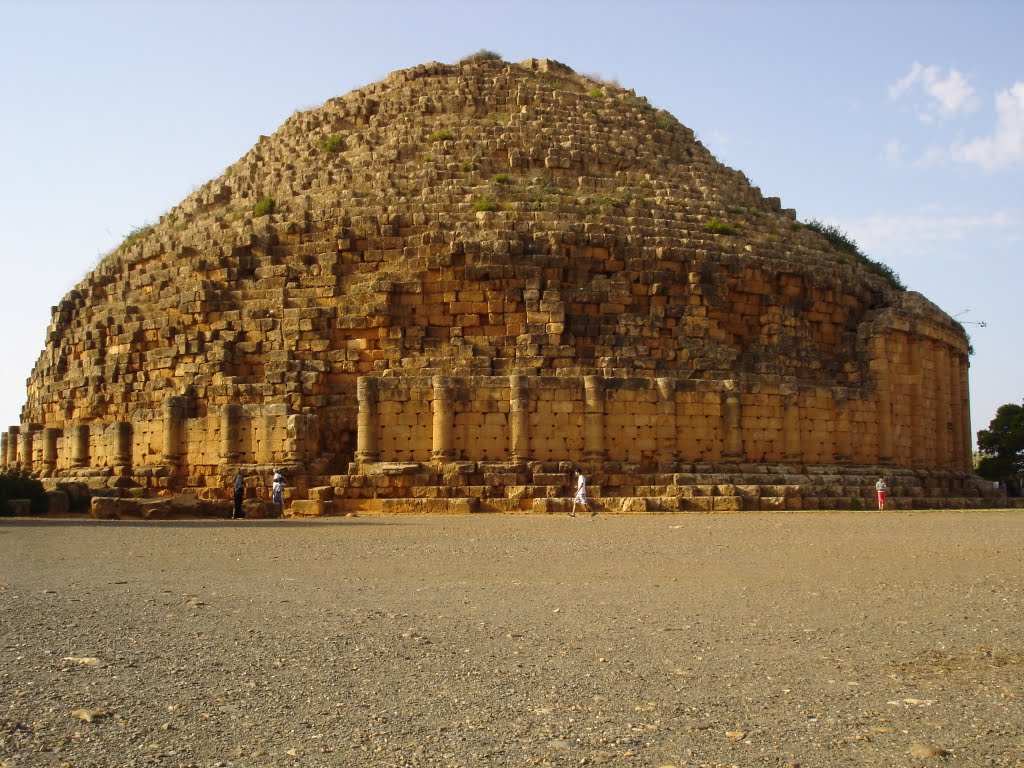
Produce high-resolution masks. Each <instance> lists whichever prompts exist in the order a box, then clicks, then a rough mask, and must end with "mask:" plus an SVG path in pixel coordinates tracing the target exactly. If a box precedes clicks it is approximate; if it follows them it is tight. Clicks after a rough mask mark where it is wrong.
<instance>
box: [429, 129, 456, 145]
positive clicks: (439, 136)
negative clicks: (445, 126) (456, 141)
mask: <svg viewBox="0 0 1024 768" xmlns="http://www.w3.org/2000/svg"><path fill="white" fill-rule="evenodd" d="M453 138H455V136H454V135H453V134H452V132H451V131H448V130H441V131H434V132H433V133H432V134H430V135H429V136H427V141H429V142H431V143H433V142H435V141H448V140H449V139H453Z"/></svg>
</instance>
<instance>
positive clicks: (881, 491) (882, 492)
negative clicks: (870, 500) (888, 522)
mask: <svg viewBox="0 0 1024 768" xmlns="http://www.w3.org/2000/svg"><path fill="white" fill-rule="evenodd" d="M875 492H876V493H877V494H878V511H879V512H884V511H885V497H886V495H887V494H888V493H889V486H888V485H886V484H885V478H884V477H880V478H878V482H877V483H875Z"/></svg>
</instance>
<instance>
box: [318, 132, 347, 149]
mask: <svg viewBox="0 0 1024 768" xmlns="http://www.w3.org/2000/svg"><path fill="white" fill-rule="evenodd" d="M343 143H344V140H343V139H342V138H341V135H340V134H337V133H335V134H331V135H330V136H326V137H324V138H322V139H320V141H318V142H317V147H319V149H320V151H321V152H324V153H327V154H329V153H331V152H337V151H338V150H339V149H341V145H342V144H343Z"/></svg>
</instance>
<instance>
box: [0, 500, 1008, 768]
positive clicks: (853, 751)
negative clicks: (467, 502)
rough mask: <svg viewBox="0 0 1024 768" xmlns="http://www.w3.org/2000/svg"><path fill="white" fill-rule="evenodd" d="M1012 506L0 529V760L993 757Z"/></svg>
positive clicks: (640, 761) (1000, 753)
mask: <svg viewBox="0 0 1024 768" xmlns="http://www.w3.org/2000/svg"><path fill="white" fill-rule="evenodd" d="M1022 557H1024V514H1022V513H1020V512H1005V511H1003V512H966V513H958V512H897V513H886V514H879V513H863V512H861V513H848V512H841V513H820V512H819V513H808V514H803V513H797V514H753V513H747V514H735V515H651V516H642V517H640V516H638V517H633V516H599V517H598V518H596V520H593V521H591V520H587V519H581V518H577V519H570V518H567V517H562V516H559V517H553V516H552V517H534V516H498V515H470V516H443V517H356V518H344V519H331V520H318V521H296V520H269V521H240V522H232V521H177V522H102V521H95V522H94V521H84V520H82V521H70V520H27V519H21V520H4V521H0V766H2V767H3V768H13V767H14V766H18V767H19V768H20V767H21V766H26V767H29V768H32V767H34V766H47V767H48V766H53V767H54V768H58V767H59V766H65V767H67V768H87V767H90V766H104V767H105V768H106V767H107V766H168V767H173V768H181V767H183V766H202V767H203V768H206V767H207V766H220V767H229V766H230V767H232V768H235V767H237V768H248V767H251V766H380V767H382V768H384V767H388V766H465V767H466V768H470V767H475V766H533V765H537V766H579V765H605V766H654V767H659V766H676V768H682V767H683V766H693V767H696V766H797V765H799V766H808V767H809V766H829V767H830V768H831V767H834V766H886V767H887V768H898V767H899V766H921V765H947V766H1021V765H1024V757H1022V756H1024V621H1022V604H1024V588H1022V577H1024V565H1022V562H1024V560H1022Z"/></svg>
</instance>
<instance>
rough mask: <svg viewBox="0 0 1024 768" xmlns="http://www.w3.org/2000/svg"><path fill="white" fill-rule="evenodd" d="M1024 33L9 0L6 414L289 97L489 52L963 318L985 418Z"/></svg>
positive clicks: (439, 8)
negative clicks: (857, 248) (529, 61)
mask: <svg viewBox="0 0 1024 768" xmlns="http://www.w3.org/2000/svg"><path fill="white" fill-rule="evenodd" d="M1022 29H1024V3H1020V2H1009V1H1006V2H1002V1H999V0H989V1H988V2H986V0H975V2H967V1H966V0H965V1H964V2H942V0H932V1H931V2H912V1H906V2H882V1H881V0H878V1H877V2H875V1H873V0H861V1H859V2H854V1H853V0H849V1H846V2H844V1H843V0H829V1H828V2H824V1H818V2H798V1H797V0H792V1H790V2H785V1H782V2H767V1H766V0H764V1H762V2H728V1H726V2H710V1H708V2H643V1H642V0H633V1H632V2H600V1H591V2H558V0H548V1H547V2H531V1H529V0H521V1H520V2H516V3H506V4H494V3H482V2H479V0H477V1H476V2H388V1H387V0H380V1H379V2H375V3H370V2H327V1H326V0H320V1H319V2H314V1H311V0H291V1H290V2H287V3H285V2H279V3H271V2H260V0H249V1H248V2H229V1H226V0H225V1H222V2H218V0H205V2H190V1H188V0H176V1H175V2H171V1H169V0H168V1H166V2H165V1H162V0H149V1H148V2H137V1H136V2H129V1H128V0H125V1H123V2H90V1H89V0H78V2H51V1H49V0H24V1H22V0H0V174H2V179H3V183H2V184H0V254H2V255H0V260H2V264H3V267H4V273H5V276H6V279H5V280H4V281H3V285H4V292H3V296H2V299H0V328H2V329H3V332H4V336H5V343H4V347H3V365H2V366H0V428H6V427H7V426H8V425H12V424H17V423H18V421H19V412H20V409H21V406H22V404H23V403H24V400H25V379H26V378H27V377H28V375H29V373H30V371H31V368H32V366H33V364H34V362H35V359H36V358H37V357H38V355H39V352H40V351H41V350H42V348H43V346H44V342H45V335H46V327H47V324H48V322H49V312H50V307H51V306H53V305H55V304H56V303H57V302H58V301H59V300H60V298H61V297H62V296H63V295H64V294H65V293H66V292H67V291H68V290H69V289H70V288H71V287H73V286H74V285H75V284H76V283H77V282H78V281H79V280H81V279H82V277H83V276H84V275H85V274H86V272H88V271H89V270H90V269H91V268H92V267H93V266H94V265H95V263H96V262H97V260H98V259H99V257H100V256H101V255H102V254H103V253H105V252H107V251H109V250H110V249H112V248H114V247H115V246H116V245H117V244H118V243H120V242H121V240H122V239H123V238H124V236H125V235H126V234H127V233H128V232H130V231H131V230H132V229H134V228H136V227H138V226H140V225H143V224H145V223H148V222H153V221H156V219H157V218H159V216H160V215H161V214H163V213H164V212H166V211H167V210H169V209H170V208H171V207H172V206H174V205H175V204H176V203H178V202H179V201H180V200H181V199H182V198H183V197H185V196H186V195H187V194H188V193H189V192H191V191H192V189H194V188H195V187H197V186H199V185H201V184H202V183H204V182H205V181H207V180H208V179H211V178H214V177H217V176H219V175H220V174H221V173H222V172H223V170H224V169H225V168H226V167H227V166H228V165H230V164H231V163H233V162H234V161H235V160H237V159H238V158H239V157H241V156H242V155H243V154H245V152H247V151H248V149H249V148H250V147H251V146H252V145H253V144H254V143H255V142H256V141H257V139H258V138H259V136H260V134H271V133H273V132H274V131H275V130H276V129H277V128H278V126H280V124H281V123H282V122H283V121H284V120H285V119H286V118H287V117H288V116H289V115H290V114H291V113H292V112H294V111H295V110H298V109H308V108H310V107H314V106H318V105H320V104H322V103H323V102H324V101H326V100H327V99H329V98H331V97H333V96H339V95H342V94H344V93H347V92H348V91H350V90H352V89H354V88H358V87H361V86H364V85H367V84H369V83H372V82H375V81H377V80H379V79H381V78H383V77H385V76H386V75H387V74H388V72H391V71H393V70H396V69H403V68H405V67H410V66H414V65H416V64H419V63H423V62H426V61H431V60H436V61H445V62H451V61H456V60H458V59H460V58H462V57H463V56H466V55H468V54H470V53H473V52H475V51H477V50H480V49H482V48H487V49H490V50H494V51H497V52H499V53H500V54H501V55H502V57H503V58H505V59H506V60H509V61H520V60H522V59H525V58H528V57H531V56H534V57H538V58H540V57H546V58H552V59H557V60H559V61H562V62H564V63H566V64H568V65H569V66H571V67H573V68H574V69H575V70H576V71H578V72H581V73H585V74H592V75H599V76H601V77H603V78H606V79H615V80H617V81H618V82H619V83H620V84H621V85H623V86H624V87H626V88H632V89H633V90H635V91H636V92H637V94H639V95H641V96H645V97H647V98H648V100H649V101H650V102H651V103H652V104H654V105H655V106H657V107H661V108H664V109H667V110H668V111H669V112H671V113H672V114H673V115H675V116H676V117H677V118H678V119H679V120H680V121H681V122H682V123H684V124H685V125H687V126H689V127H690V128H692V129H693V130H694V131H695V132H696V134H697V137H698V138H699V139H700V140H701V141H702V142H703V143H704V144H705V145H706V146H707V147H708V148H709V149H710V150H711V151H712V152H713V153H714V154H715V155H716V157H717V158H718V159H719V160H720V161H722V162H723V163H725V164H726V165H729V166H731V167H733V168H737V169H739V170H742V171H743V172H744V173H746V174H747V176H748V177H749V178H750V179H751V181H752V182H753V183H754V184H755V185H757V186H759V187H760V188H761V190H762V192H763V193H764V194H765V195H768V196H775V197H780V198H781V199H782V203H783V205H784V206H785V207H789V208H795V209H796V211H797V215H798V217H799V218H800V220H801V221H807V220H809V219H812V218H817V219H820V220H822V221H825V222H827V223H831V224H835V225H837V226H839V227H840V228H841V229H843V230H844V231H846V232H847V233H849V234H850V235H851V236H852V237H854V238H855V239H856V240H857V242H858V243H859V244H860V245H861V247H862V249H863V250H864V251H865V252H867V253H868V255H870V256H871V257H872V258H874V259H876V260H878V261H882V262H884V263H886V264H888V265H889V266H890V267H892V268H893V269H894V270H895V271H896V272H897V273H899V275H900V276H901V278H902V279H903V282H904V283H906V284H907V286H908V287H909V288H911V289H912V290H916V291H920V292H921V293H923V294H924V295H925V296H927V297H928V298H929V299H931V300H932V301H933V302H935V303H936V304H938V305H939V306H940V307H941V308H942V309H944V310H946V311H947V312H949V313H950V314H952V315H958V316H959V319H960V320H962V321H965V322H966V323H967V324H966V328H967V329H968V331H969V333H970V334H971V338H972V340H973V344H974V348H975V350H976V351H975V354H974V356H973V357H972V360H971V394H972V398H971V399H972V429H973V431H975V432H976V431H977V430H978V429H982V428H984V427H987V426H988V423H989V421H990V420H991V419H992V417H993V416H994V415H995V410H996V408H998V406H999V405H1001V404H1003V403H1007V402H1015V403H1020V402H1021V401H1022V399H1024V394H1022V392H1024V350H1022V349H1021V343H1020V339H1021V333H1020V326H1021V324H1022V320H1024V316H1022V313H1021V311H1020V309H1019V300H1018V297H1019V295H1020V293H1021V285H1020V283H1021V273H1020V270H1019V265H1020V264H1021V258H1020V257H1021V254H1022V250H1024V194H1022V193H1024V53H1022V51H1024V46H1022V45H1021V41H1020V31H1021V30H1022ZM981 323H984V324H985V325H984V326H982V325H981Z"/></svg>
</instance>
